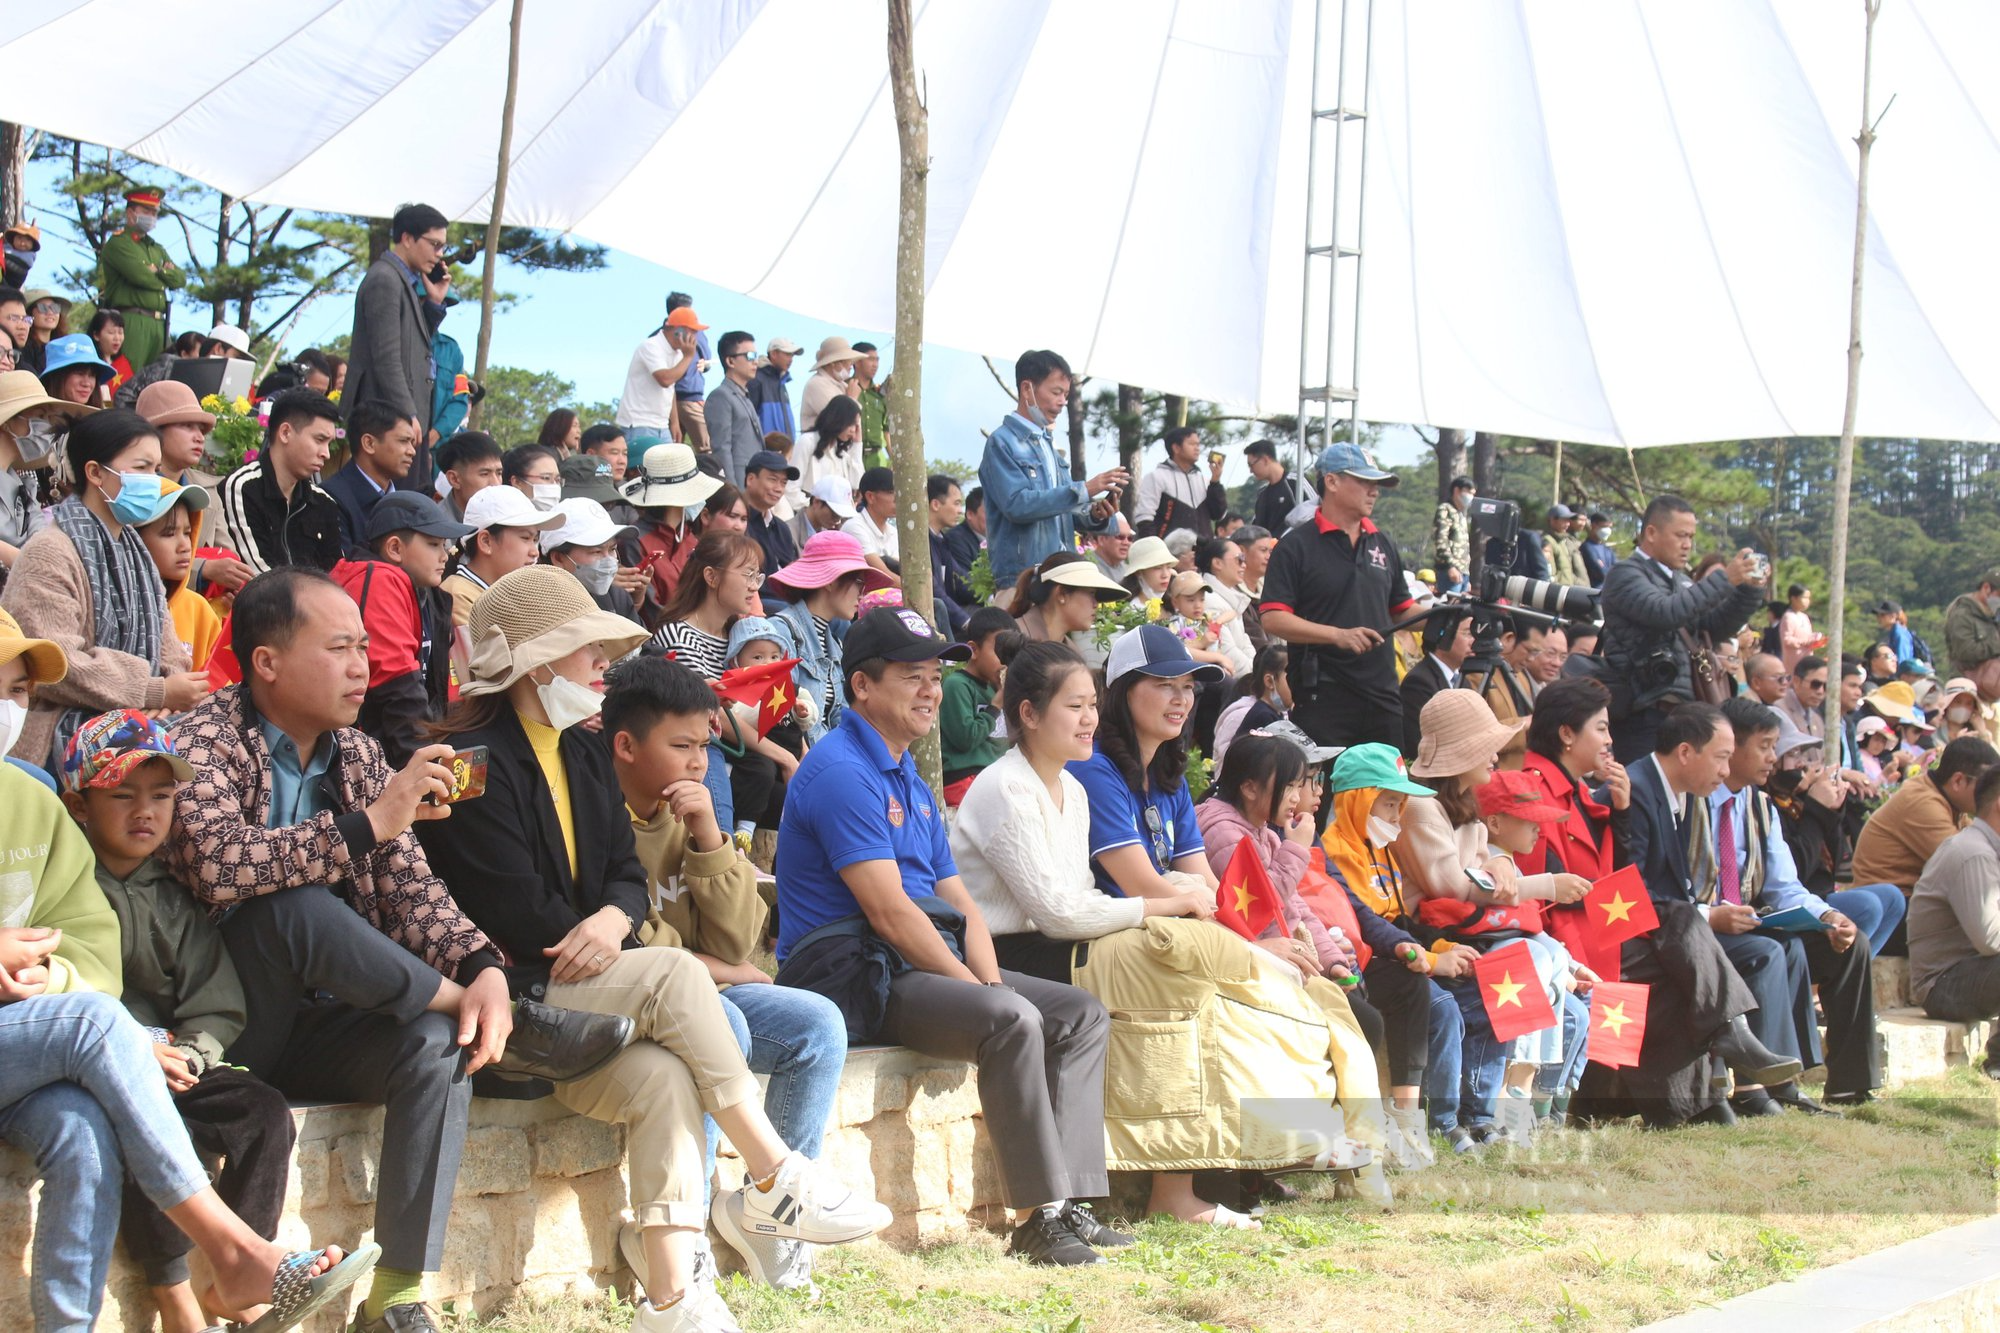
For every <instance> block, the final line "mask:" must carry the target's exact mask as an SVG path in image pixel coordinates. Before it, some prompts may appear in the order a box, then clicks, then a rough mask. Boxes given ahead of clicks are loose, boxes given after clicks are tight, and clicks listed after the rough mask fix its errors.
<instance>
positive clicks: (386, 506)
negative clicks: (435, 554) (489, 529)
mask: <svg viewBox="0 0 2000 1333" xmlns="http://www.w3.org/2000/svg"><path fill="white" fill-rule="evenodd" d="M487 489H488V490H510V491H511V490H514V488H513V487H511V486H506V487H492V486H489V487H487ZM514 493H515V494H516V495H519V494H520V492H519V491H515V492H514ZM523 498H524V499H525V498H526V497H523ZM467 507H468V508H470V506H467ZM476 531H477V529H476V528H474V527H472V526H471V525H470V524H468V523H457V522H454V521H452V517H451V515H450V514H447V513H446V512H445V511H444V506H443V505H441V504H439V503H438V502H437V501H436V500H433V499H431V497H430V496H428V495H419V494H418V493H417V492H415V491H390V492H389V493H388V494H387V495H385V496H383V497H382V498H381V499H380V500H377V501H376V502H375V508H374V509H373V510H371V511H370V512H369V515H368V540H369V541H371V542H373V541H380V540H381V539H382V538H384V537H386V536H388V535H389V534H390V533H392V532H421V533H422V534H424V536H426V537H443V538H445V539H447V540H450V541H456V540H457V539H458V538H460V537H469V536H471V535H472V534H473V533H474V532H476Z"/></svg>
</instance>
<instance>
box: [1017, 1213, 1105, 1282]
mask: <svg viewBox="0 0 2000 1333" xmlns="http://www.w3.org/2000/svg"><path fill="white" fill-rule="evenodd" d="M1007 1253H1009V1254H1011V1255H1014V1256H1015V1257H1016V1258H1019V1259H1024V1260H1026V1261H1027V1262H1028V1263H1031V1264H1038V1265H1041V1266H1044V1267H1048V1268H1083V1267H1086V1266H1088V1265H1090V1264H1101V1263H1103V1262H1104V1256H1103V1255H1101V1254H1099V1253H1098V1252H1097V1251H1096V1250H1093V1249H1091V1248H1090V1247H1089V1246H1088V1245H1085V1244H1084V1243H1083V1242H1082V1241H1081V1240H1079V1239H1078V1238H1077V1234H1076V1233H1075V1232H1074V1231H1071V1230H1070V1229H1069V1226H1068V1224H1067V1223H1065V1222H1064V1221H1063V1220H1062V1218H1061V1217H1059V1216H1057V1215H1056V1214H1055V1213H1054V1212H1052V1211H1050V1210H1049V1209H1047V1208H1037V1209H1036V1210H1035V1211H1034V1212H1032V1213H1030V1214H1029V1215H1028V1220H1027V1221H1025V1222H1023V1223H1021V1225H1020V1226H1018V1227H1015V1228H1014V1235H1013V1238H1012V1239H1010V1240H1009V1241H1008V1242H1007Z"/></svg>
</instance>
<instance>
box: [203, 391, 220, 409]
mask: <svg viewBox="0 0 2000 1333" xmlns="http://www.w3.org/2000/svg"><path fill="white" fill-rule="evenodd" d="M201 410H202V411H204V412H220V411H221V410H222V395H221V394H219V393H211V394H204V395H203V396H202V400H201Z"/></svg>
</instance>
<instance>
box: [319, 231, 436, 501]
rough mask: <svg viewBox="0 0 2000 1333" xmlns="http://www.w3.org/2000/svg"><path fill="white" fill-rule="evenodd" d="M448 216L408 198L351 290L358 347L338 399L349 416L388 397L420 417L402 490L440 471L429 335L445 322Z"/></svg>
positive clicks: (421, 488)
mask: <svg viewBox="0 0 2000 1333" xmlns="http://www.w3.org/2000/svg"><path fill="white" fill-rule="evenodd" d="M445 245H446V230H445V216H444V214H442V213H440V212H438V211H437V210H436V209H435V208H432V207H431V206H430V205H429V204H405V205H403V207H401V208H399V209H397V210H396V216H395V217H393V218H391V219H390V221H389V248H388V249H387V250H384V251H383V252H382V253H381V254H380V255H378V256H376V258H375V262H374V263H372V264H370V265H369V266H368V272H367V275H366V276H364V277H363V278H362V279H361V286H360V288H359V289H358V290H357V291H356V292H355V294H354V337H353V348H352V350H351V351H350V352H349V354H348V358H347V386H346V388H345V389H343V390H342V391H341V406H342V408H343V409H344V410H345V411H346V413H347V417H348V419H349V420H350V421H352V420H353V417H354V413H355V411H356V409H358V408H359V407H361V406H362V404H364V403H387V404H388V405H389V407H390V408H391V409H392V410H393V411H394V412H395V414H396V416H397V417H398V418H400V419H402V420H406V421H407V420H409V419H411V418H415V419H416V423H417V428H418V429H417V456H416V458H415V459H414V460H413V462H412V464H411V466H410V470H409V473H408V474H407V475H406V476H404V477H403V478H402V479H401V480H400V481H398V482H397V483H396V487H397V489H399V490H413V491H418V492H422V493H426V494H427V493H429V491H430V489H431V483H432V480H433V479H434V477H435V475H436V474H435V473H434V472H433V471H432V470H431V450H430V446H431V444H432V442H433V441H434V440H435V438H436V437H435V435H434V434H433V432H432V430H431V419H432V416H433V408H434V407H435V401H434V395H433V394H432V387H433V385H434V384H435V382H436V380H437V373H438V370H437V358H436V356H435V355H433V353H432V347H431V344H432V341H433V339H434V338H435V337H436V335H437V330H438V326H439V325H440V324H442V323H443V322H444V301H445V295H446V293H447V292H448V291H449V289H450V287H451V270H450V269H449V267H448V266H447V265H446V264H445V258H444V252H445Z"/></svg>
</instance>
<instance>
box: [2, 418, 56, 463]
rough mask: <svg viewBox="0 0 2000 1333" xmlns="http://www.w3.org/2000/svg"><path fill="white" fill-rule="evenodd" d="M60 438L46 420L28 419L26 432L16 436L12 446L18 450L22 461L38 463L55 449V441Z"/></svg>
mask: <svg viewBox="0 0 2000 1333" xmlns="http://www.w3.org/2000/svg"><path fill="white" fill-rule="evenodd" d="M61 438H62V436H61V435H59V434H58V433H57V432H56V428H55V427H54V426H52V425H50V424H49V423H48V422H46V421H30V422H29V423H28V433H27V434H26V435H22V436H20V437H18V438H16V439H15V441H14V447H15V448H16V449H17V450H19V451H20V454H21V461H22V462H23V463H38V462H40V461H41V460H42V459H44V458H47V457H48V456H49V455H51V454H53V453H54V452H55V451H56V441H58V440H60V439H61Z"/></svg>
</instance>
